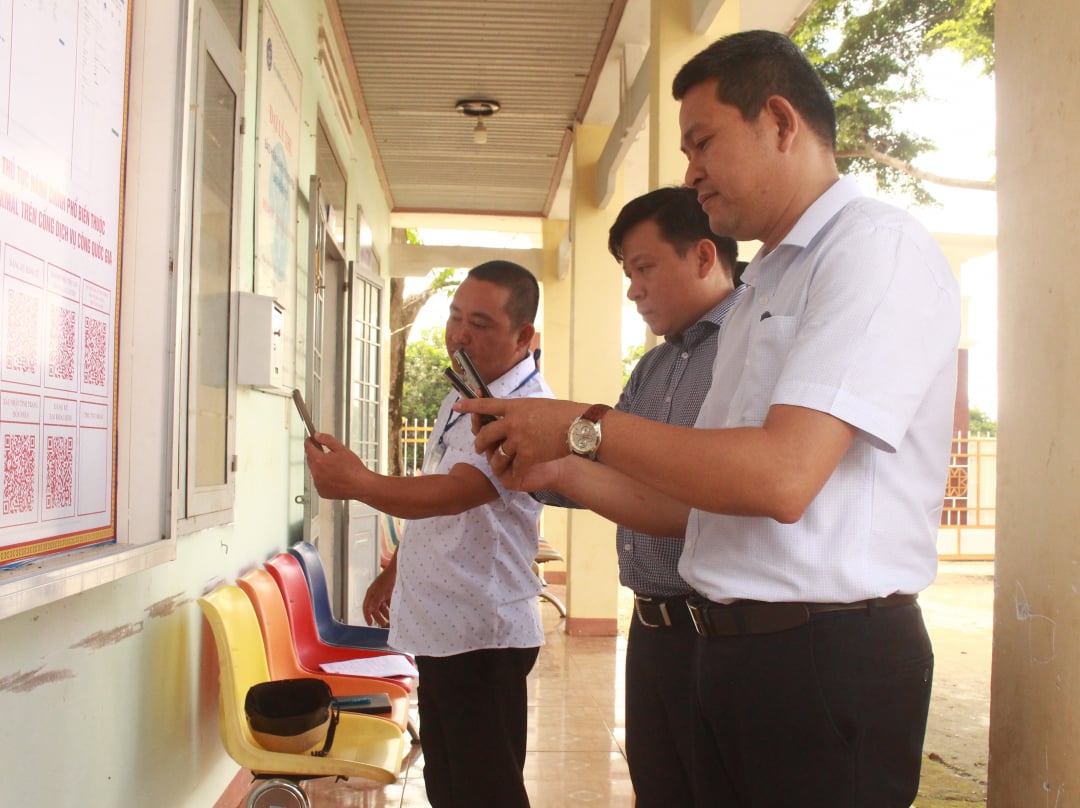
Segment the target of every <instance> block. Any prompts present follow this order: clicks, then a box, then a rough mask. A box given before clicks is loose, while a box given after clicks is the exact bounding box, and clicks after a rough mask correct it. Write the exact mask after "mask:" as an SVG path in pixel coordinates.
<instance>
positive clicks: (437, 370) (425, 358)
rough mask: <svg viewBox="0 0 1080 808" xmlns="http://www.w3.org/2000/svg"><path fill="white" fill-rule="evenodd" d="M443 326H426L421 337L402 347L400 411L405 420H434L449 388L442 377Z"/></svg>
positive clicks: (443, 362)
mask: <svg viewBox="0 0 1080 808" xmlns="http://www.w3.org/2000/svg"><path fill="white" fill-rule="evenodd" d="M445 333H446V332H445V329H442V328H429V329H426V330H425V331H424V332H423V334H422V335H421V339H419V340H413V341H412V342H410V343H409V344H408V345H406V346H405V386H404V393H403V395H402V404H401V411H402V414H403V415H404V416H405V418H406V419H409V420H412V419H414V418H415V419H417V420H420V421H423V420H427V421H428V422H433V421H434V420H435V418H436V417H437V416H438V414H439V404H441V403H442V400H443V398H445V397H446V393H447V391H448V390H449V389H450V387H449V386H448V385H447V383H446V378H445V377H444V376H443V369H444V368H446V366H447V365H448V364H449V362H448V360H447V358H446V345H445V342H444V341H443V340H444V334H445Z"/></svg>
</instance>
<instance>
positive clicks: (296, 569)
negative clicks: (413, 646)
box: [266, 553, 415, 691]
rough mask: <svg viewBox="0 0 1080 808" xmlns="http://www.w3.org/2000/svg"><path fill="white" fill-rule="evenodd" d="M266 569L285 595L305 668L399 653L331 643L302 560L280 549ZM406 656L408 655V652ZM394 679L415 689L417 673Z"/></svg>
mask: <svg viewBox="0 0 1080 808" xmlns="http://www.w3.org/2000/svg"><path fill="white" fill-rule="evenodd" d="M266 569H267V571H269V573H270V575H271V576H272V577H273V579H274V581H275V583H277V586H278V591H280V592H281V599H282V601H283V602H284V604H285V613H286V614H287V615H288V618H289V631H290V632H291V633H292V641H293V648H294V649H295V650H296V656H297V658H298V659H299V660H300V664H301V666H303V667H304V668H306V669H308V670H311V671H317V670H322V667H321V666H322V664H323V663H325V662H344V661H346V660H350V659H361V658H363V657H372V656H385V655H386V654H396V653H398V652H396V651H373V650H371V649H370V648H359V647H350V646H342V645H327V644H326V643H324V642H323V641H322V640H320V639H319V633H318V630H317V629H316V627H315V614H314V612H313V611H312V608H311V594H310V591H309V590H308V584H307V579H306V578H305V577H304V570H303V569H302V568H301V567H300V562H299V561H297V560H296V559H295V558H294V557H293V556H291V555H289V554H288V553H278V554H277V555H275V556H274V557H273V558H271V559H269V560H268V561H267V562H266ZM406 656H408V655H407V654H406ZM393 681H394V682H396V683H397V684H399V685H401V686H402V687H403V688H405V689H406V690H407V691H412V689H413V686H414V685H415V681H414V679H413V677H407V676H402V677H394V678H393Z"/></svg>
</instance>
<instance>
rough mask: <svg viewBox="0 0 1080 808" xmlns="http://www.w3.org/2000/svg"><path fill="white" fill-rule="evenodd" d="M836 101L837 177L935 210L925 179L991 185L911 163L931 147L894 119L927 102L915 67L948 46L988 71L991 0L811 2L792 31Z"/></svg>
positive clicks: (989, 181) (982, 186)
mask: <svg viewBox="0 0 1080 808" xmlns="http://www.w3.org/2000/svg"><path fill="white" fill-rule="evenodd" d="M792 39H793V40H794V41H795V42H796V43H797V44H798V45H799V47H801V48H802V50H803V52H804V53H806V54H807V56H808V57H809V59H810V61H811V62H812V63H813V64H814V66H815V67H816V68H817V70H818V72H819V74H820V75H821V77H822V80H823V81H824V82H825V86H826V87H827V88H828V90H829V93H830V94H831V95H832V97H833V100H834V101H835V103H836V116H837V158H838V162H839V165H840V170H841V171H842V172H844V173H864V174H870V175H872V176H873V177H874V178H875V180H876V182H877V185H878V188H879V189H881V190H882V191H886V192H891V193H898V194H903V195H907V196H909V197H911V198H913V199H914V200H915V201H916V202H918V203H919V204H928V203H933V202H934V199H933V196H932V195H931V194H930V193H929V191H927V190H926V188H925V186H924V185H923V183H924V182H933V183H937V184H940V185H947V186H952V187H959V188H973V189H979V190H993V189H994V186H995V183H994V181H993V180H992V179H970V178H957V177H944V176H941V175H938V174H932V173H930V172H927V171H922V170H920V169H919V168H917V167H916V166H915V165H914V161H915V160H916V159H917V158H918V157H919V156H920V155H921V154H924V153H926V152H928V151H932V150H933V149H934V144H933V143H932V142H931V141H930V140H928V139H927V138H924V137H921V136H920V135H919V134H918V133H915V132H907V131H903V130H902V129H901V128H899V126H898V123H897V116H898V113H899V112H900V110H901V109H902V108H903V106H904V105H905V104H908V103H910V102H912V101H916V100H919V99H922V98H924V97H925V93H924V91H923V87H922V81H923V71H922V68H923V65H924V64H925V60H926V58H927V57H928V56H930V55H932V54H933V53H935V52H936V51H938V50H941V49H943V48H949V49H952V50H955V51H957V52H958V53H959V54H960V55H961V57H962V58H963V59H964V61H965V62H975V63H977V64H979V65H981V67H982V70H983V72H984V73H985V74H987V75H990V74H992V73H993V70H994V0H818V2H816V3H814V4H813V5H812V6H811V7H810V8H809V9H808V10H807V12H806V14H805V16H804V17H803V19H802V20H800V21H799V23H798V24H797V26H796V28H795V30H794V31H793V32H792Z"/></svg>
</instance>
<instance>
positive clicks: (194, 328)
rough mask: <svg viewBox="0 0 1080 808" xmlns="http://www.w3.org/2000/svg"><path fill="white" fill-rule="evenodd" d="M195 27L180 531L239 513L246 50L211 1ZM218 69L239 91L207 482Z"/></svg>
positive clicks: (203, 5)
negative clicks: (207, 308)
mask: <svg viewBox="0 0 1080 808" xmlns="http://www.w3.org/2000/svg"><path fill="white" fill-rule="evenodd" d="M195 14H196V17H195V26H194V32H193V43H194V46H193V49H192V52H193V57H192V62H191V69H190V81H191V87H192V96H193V99H192V100H193V102H194V103H193V108H194V109H195V110H196V111H195V114H193V115H191V117H190V119H189V127H188V138H189V140H188V144H189V145H188V147H187V148H188V151H187V155H186V157H187V161H186V162H187V167H188V170H187V173H186V176H185V178H184V182H185V183H187V187H188V198H189V199H190V205H189V206H188V207H187V209H186V210H185V213H186V216H185V230H184V233H183V238H182V243H183V244H184V245H185V247H186V255H185V258H184V261H183V262H182V266H183V279H182V292H181V295H182V304H183V308H182V314H181V316H182V324H183V325H182V328H181V331H180V333H181V335H182V337H181V344H180V346H179V350H180V368H181V374H180V379H179V399H178V400H179V402H180V403H181V404H182V406H181V408H180V413H179V420H180V425H179V432H178V447H177V448H178V451H177V456H176V460H177V475H176V479H177V489H178V490H177V491H176V496H175V498H174V502H175V503H176V506H177V514H176V516H177V531H178V532H179V533H181V534H184V533H191V532H194V531H197V530H202V529H204V528H207V527H213V526H217V525H224V524H228V523H230V522H232V521H233V519H234V512H233V509H234V503H235V495H236V483H235V465H234V457H235V445H236V397H237V385H236V356H237V345H236V339H237V309H238V297H237V294H236V292H237V289H238V278H239V272H238V263H239V260H238V258H239V242H240V219H241V193H242V177H241V172H242V146H243V138H242V136H241V132H240V129H241V121H242V118H243V111H244V65H243V53H242V50H241V48H240V47H238V45H237V43H236V41H235V39H234V37H233V36H232V34H231V33H230V32H229V29H228V26H227V25H226V24H225V21H224V20H223V19H222V17H221V15H220V13H219V12H218V9H217V7H216V5H215V3H214V2H213V0H203V2H200V3H199V4H198V5H197V7H196V12H195ZM211 63H212V64H213V65H214V67H216V69H217V70H218V71H219V72H220V73H221V75H222V77H223V78H224V79H225V81H226V83H227V84H228V85H229V87H230V88H231V89H232V90H233V91H234V93H235V98H236V106H235V109H234V121H233V163H232V164H233V176H232V183H231V190H232V198H231V209H232V210H231V221H230V243H229V271H228V279H227V283H228V291H227V293H226V297H227V302H226V306H227V311H228V322H227V326H226V328H227V336H226V341H225V343H226V344H225V346H224V350H225V352H226V353H225V356H226V362H227V365H228V368H227V378H226V395H225V400H226V405H225V408H226V412H225V447H224V457H223V458H222V461H223V463H224V470H225V479H224V482H223V483H221V484H215V485H203V486H200V485H198V484H197V483H196V476H195V475H196V469H195V462H194V460H195V451H196V449H195V447H197V446H198V427H197V424H196V421H195V417H194V416H195V410H196V390H195V386H194V385H193V384H192V380H193V378H194V377H195V374H197V373H198V369H199V358H200V357H199V352H198V348H197V344H198V341H197V337H196V334H197V332H198V327H199V319H198V312H197V309H196V307H194V306H193V305H192V303H193V301H194V300H196V299H197V295H198V291H199V275H198V273H197V271H196V267H197V262H198V260H199V254H200V244H199V241H198V240H199V237H200V230H199V225H198V222H197V213H198V211H199V210H200V199H201V197H202V186H201V179H200V176H199V172H200V170H201V164H200V158H201V156H202V154H203V142H204V137H205V128H204V127H203V126H202V122H203V116H202V111H203V109H204V108H205V98H204V93H205V88H206V80H205V76H206V69H207V67H208V66H209V64H211Z"/></svg>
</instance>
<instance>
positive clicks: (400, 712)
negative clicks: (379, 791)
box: [236, 569, 409, 729]
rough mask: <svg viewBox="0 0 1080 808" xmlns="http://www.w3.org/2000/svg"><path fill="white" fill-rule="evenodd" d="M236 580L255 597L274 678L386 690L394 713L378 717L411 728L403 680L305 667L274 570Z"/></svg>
mask: <svg viewBox="0 0 1080 808" xmlns="http://www.w3.org/2000/svg"><path fill="white" fill-rule="evenodd" d="M236 583H237V584H238V585H239V586H240V588H241V589H242V590H243V591H244V594H246V595H247V597H248V600H250V601H251V605H252V606H253V607H254V609H255V615H256V616H257V617H258V618H259V628H260V629H261V630H262V638H263V645H264V646H265V648H266V662H267V665H268V666H269V668H270V677H271V678H272V679H295V678H299V677H304V676H313V677H315V678H317V679H322V680H323V681H324V682H326V683H327V684H328V685H329V686H330V690H331V692H332V693H333V694H334V695H335V696H366V695H369V694H371V693H386V694H387V695H388V696H390V703H391V705H392V706H393V711H392V712H391V713H390V715H384V716H378V717H379V718H383V719H385V720H390V721H393V722H394V723H395V724H397V725H398V727H400V728H401V729H406V728H407V726H408V714H409V693H408V691H407V690H406V689H405V688H404V687H402V686H401V684H400V682H397V681H395V680H394V679H386V678H381V677H378V676H348V675H345V674H336V673H327V672H325V671H323V670H318V669H316V670H310V669H308V668H305V667H304V666H303V665H301V664H300V660H299V659H298V658H297V656H296V649H294V648H293V642H292V634H291V633H290V631H289V617H288V615H287V614H286V613H285V603H284V602H283V601H282V599H281V592H280V590H279V589H278V587H277V584H276V583H274V579H273V578H272V577H271V576H270V573H269V572H267V571H266V570H264V569H254V570H250V571H249V572H246V573H244V574H243V575H241V576H240V578H239V579H238V580H237V582H236Z"/></svg>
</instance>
